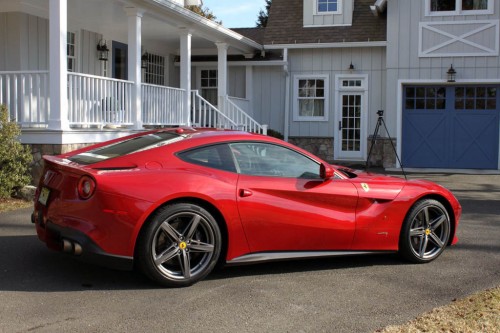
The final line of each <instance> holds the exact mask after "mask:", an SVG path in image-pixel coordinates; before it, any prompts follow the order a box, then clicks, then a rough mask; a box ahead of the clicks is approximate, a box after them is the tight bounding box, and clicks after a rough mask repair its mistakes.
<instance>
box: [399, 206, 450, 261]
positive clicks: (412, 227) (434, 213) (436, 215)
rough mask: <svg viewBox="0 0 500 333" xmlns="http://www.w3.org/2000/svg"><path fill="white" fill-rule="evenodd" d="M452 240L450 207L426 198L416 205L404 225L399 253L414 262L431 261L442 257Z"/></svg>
mask: <svg viewBox="0 0 500 333" xmlns="http://www.w3.org/2000/svg"><path fill="white" fill-rule="evenodd" d="M449 237H450V217H449V215H448V212H447V210H446V208H445V207H444V206H443V205H442V204H441V203H440V202H439V201H437V200H434V199H423V200H420V201H418V202H416V203H415V205H413V207H412V208H411V209H410V211H409V212H408V215H407V216H406V218H405V220H404V222H403V228H402V230H401V236H400V240H399V252H400V254H401V255H402V256H403V257H404V258H406V259H408V260H410V261H412V262H416V263H425V262H430V261H432V260H434V259H436V258H437V257H439V255H441V253H442V252H443V251H444V249H445V247H446V245H447V244H448V240H449Z"/></svg>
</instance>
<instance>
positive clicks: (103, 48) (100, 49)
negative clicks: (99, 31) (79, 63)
mask: <svg viewBox="0 0 500 333" xmlns="http://www.w3.org/2000/svg"><path fill="white" fill-rule="evenodd" d="M108 55H109V49H108V46H107V45H106V41H104V42H103V41H102V39H101V40H100V41H99V43H97V58H98V59H99V60H102V61H108Z"/></svg>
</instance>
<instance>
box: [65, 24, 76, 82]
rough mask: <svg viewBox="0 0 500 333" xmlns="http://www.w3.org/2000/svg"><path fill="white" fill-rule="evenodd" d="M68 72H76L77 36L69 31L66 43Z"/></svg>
mask: <svg viewBox="0 0 500 333" xmlns="http://www.w3.org/2000/svg"><path fill="white" fill-rule="evenodd" d="M66 55H67V59H68V72H76V34H75V33H74V32H70V31H68V34H67V41H66Z"/></svg>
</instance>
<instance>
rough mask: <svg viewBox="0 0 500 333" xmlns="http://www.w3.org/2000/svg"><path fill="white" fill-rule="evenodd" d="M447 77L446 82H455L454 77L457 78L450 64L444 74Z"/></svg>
mask: <svg viewBox="0 0 500 333" xmlns="http://www.w3.org/2000/svg"><path fill="white" fill-rule="evenodd" d="M446 74H447V75H448V82H455V77H456V76H457V71H456V70H455V68H453V64H451V66H450V68H449V69H448V71H447V72H446Z"/></svg>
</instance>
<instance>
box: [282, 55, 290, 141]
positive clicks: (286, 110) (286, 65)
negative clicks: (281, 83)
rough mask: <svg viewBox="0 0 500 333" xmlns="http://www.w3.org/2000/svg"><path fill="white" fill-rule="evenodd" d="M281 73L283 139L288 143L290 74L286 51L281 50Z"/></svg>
mask: <svg viewBox="0 0 500 333" xmlns="http://www.w3.org/2000/svg"><path fill="white" fill-rule="evenodd" d="M283 61H284V62H285V65H284V66H283V71H284V73H285V123H284V133H283V136H284V139H285V141H287V142H288V135H289V132H290V73H289V72H288V49H287V48H285V49H283Z"/></svg>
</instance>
